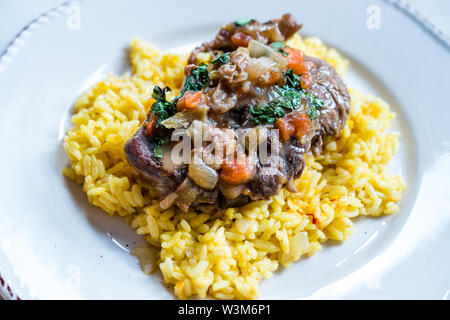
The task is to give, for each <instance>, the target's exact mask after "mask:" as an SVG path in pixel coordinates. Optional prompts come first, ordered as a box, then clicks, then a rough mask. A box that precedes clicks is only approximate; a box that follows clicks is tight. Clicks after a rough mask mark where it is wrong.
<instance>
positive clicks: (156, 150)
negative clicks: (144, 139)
mask: <svg viewBox="0 0 450 320" xmlns="http://www.w3.org/2000/svg"><path fill="white" fill-rule="evenodd" d="M153 140H154V141H155V146H154V147H153V155H154V156H155V157H156V158H162V156H163V148H162V146H163V144H164V143H166V142H167V138H166V137H164V136H162V134H161V133H159V134H158V135H157V136H156V137H154V138H153Z"/></svg>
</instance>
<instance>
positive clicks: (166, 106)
mask: <svg viewBox="0 0 450 320" xmlns="http://www.w3.org/2000/svg"><path fill="white" fill-rule="evenodd" d="M167 91H171V90H170V88H169V87H165V88H161V87H158V86H155V87H154V88H153V93H152V97H153V99H155V103H153V105H152V107H151V109H150V110H151V112H152V115H153V116H156V117H157V120H156V123H157V127H159V126H160V125H161V122H163V121H164V120H166V119H167V118H170V117H171V116H173V115H174V114H175V113H176V106H175V103H173V102H170V101H167V100H166V92H167Z"/></svg>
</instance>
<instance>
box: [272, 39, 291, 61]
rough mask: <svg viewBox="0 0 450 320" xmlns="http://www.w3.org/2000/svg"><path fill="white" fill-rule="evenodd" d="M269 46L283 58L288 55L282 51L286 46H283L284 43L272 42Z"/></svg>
mask: <svg viewBox="0 0 450 320" xmlns="http://www.w3.org/2000/svg"><path fill="white" fill-rule="evenodd" d="M270 46H271V47H272V48H273V49H275V50H277V51H278V52H279V53H281V54H282V55H283V56H285V57H286V56H288V53H287V52H286V51H284V50H283V48H284V47H285V46H286V45H285V44H284V42H282V41H275V42H272V43H271V44H270Z"/></svg>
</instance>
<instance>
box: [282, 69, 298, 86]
mask: <svg viewBox="0 0 450 320" xmlns="http://www.w3.org/2000/svg"><path fill="white" fill-rule="evenodd" d="M284 78H285V79H286V85H288V86H289V87H291V88H294V89H297V90H301V88H300V77H299V76H298V75H296V74H295V73H294V71H293V70H292V68H290V69H289V70H288V71H285V72H284Z"/></svg>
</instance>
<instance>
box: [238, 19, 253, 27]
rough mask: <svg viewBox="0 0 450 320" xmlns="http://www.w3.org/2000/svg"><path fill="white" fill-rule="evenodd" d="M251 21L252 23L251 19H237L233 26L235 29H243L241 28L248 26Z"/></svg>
mask: <svg viewBox="0 0 450 320" xmlns="http://www.w3.org/2000/svg"><path fill="white" fill-rule="evenodd" d="M252 21H253V19H239V20H236V21H235V22H234V25H235V26H236V27H243V26H245V25H247V24H249V23H250V22H252Z"/></svg>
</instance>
